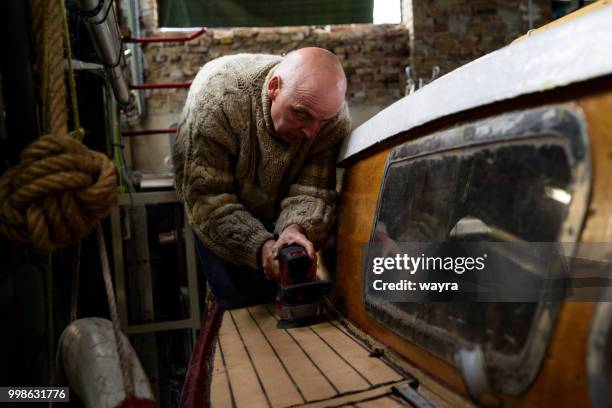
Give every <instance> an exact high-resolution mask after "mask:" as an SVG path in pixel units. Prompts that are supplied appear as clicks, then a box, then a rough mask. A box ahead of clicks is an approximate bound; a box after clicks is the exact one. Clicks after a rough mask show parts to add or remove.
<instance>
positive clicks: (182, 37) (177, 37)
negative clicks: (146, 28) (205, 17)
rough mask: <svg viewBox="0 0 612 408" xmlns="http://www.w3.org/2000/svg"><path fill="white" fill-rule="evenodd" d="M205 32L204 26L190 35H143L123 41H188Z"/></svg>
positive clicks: (146, 42)
mask: <svg viewBox="0 0 612 408" xmlns="http://www.w3.org/2000/svg"><path fill="white" fill-rule="evenodd" d="M205 32H206V29H205V28H204V27H202V28H200V29H199V30H198V31H194V32H193V33H191V34H190V35H175V36H168V37H143V38H131V37H125V38H124V39H123V42H126V43H136V44H151V43H163V42H178V43H181V42H187V41H191V40H193V39H195V38H198V37H199V36H201V35H202V34H204V33H205Z"/></svg>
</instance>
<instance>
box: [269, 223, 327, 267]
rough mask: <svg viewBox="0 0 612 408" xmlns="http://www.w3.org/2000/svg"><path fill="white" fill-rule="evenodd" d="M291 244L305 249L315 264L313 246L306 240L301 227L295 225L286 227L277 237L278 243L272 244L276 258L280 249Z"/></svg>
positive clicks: (315, 257)
mask: <svg viewBox="0 0 612 408" xmlns="http://www.w3.org/2000/svg"><path fill="white" fill-rule="evenodd" d="M292 244H298V245H301V246H303V247H304V248H305V249H306V252H307V253H308V256H309V257H310V259H312V261H313V262H315V263H316V262H317V254H316V252H315V248H314V245H313V244H312V242H310V240H309V239H308V238H306V235H304V230H303V229H302V227H300V226H299V225H297V224H291V225H288V226H287V227H286V228H285V229H284V230H283V232H282V233H281V234H280V236H279V237H278V241H276V244H274V250H275V251H276V257H278V253H279V252H280V250H281V249H283V248H284V247H286V246H289V245H292Z"/></svg>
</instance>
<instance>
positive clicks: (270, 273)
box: [261, 239, 278, 280]
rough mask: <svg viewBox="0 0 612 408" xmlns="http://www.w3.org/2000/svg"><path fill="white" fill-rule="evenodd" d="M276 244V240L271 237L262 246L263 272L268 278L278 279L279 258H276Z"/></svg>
mask: <svg viewBox="0 0 612 408" xmlns="http://www.w3.org/2000/svg"><path fill="white" fill-rule="evenodd" d="M275 244H276V241H274V240H273V239H269V240H267V241H266V242H264V244H263V245H262V246H261V263H262V265H263V272H264V275H265V277H266V279H269V280H277V279H278V259H276V252H275V251H274V246H275Z"/></svg>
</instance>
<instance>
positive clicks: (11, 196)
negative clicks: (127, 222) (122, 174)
mask: <svg viewBox="0 0 612 408" xmlns="http://www.w3.org/2000/svg"><path fill="white" fill-rule="evenodd" d="M116 201H117V180H116V174H115V166H114V164H113V162H112V161H110V160H109V159H108V157H106V156H105V155H104V154H102V153H99V152H96V151H93V150H90V149H88V148H87V147H86V146H85V145H83V144H82V143H81V142H80V141H78V140H76V139H74V138H71V137H68V136H65V135H45V136H42V137H41V138H39V139H38V140H36V141H35V142H34V143H32V144H31V145H29V146H28V147H26V148H25V150H24V151H23V153H22V154H21V162H20V163H19V164H18V165H17V166H15V167H13V168H12V169H10V170H8V171H7V172H6V173H5V174H4V175H3V176H2V177H1V178H0V233H1V234H2V235H5V236H6V237H8V238H10V239H13V240H15V241H18V242H22V243H30V244H31V245H32V246H34V247H35V248H37V249H39V250H42V251H53V250H55V249H58V248H62V247H65V246H68V245H71V244H74V243H76V242H79V241H80V240H81V238H83V237H84V236H86V235H87V234H89V232H90V231H91V229H92V227H93V226H94V224H95V223H96V222H98V221H99V220H100V219H102V218H105V217H106V216H107V215H108V213H109V212H110V209H111V207H113V206H114V205H115V203H116Z"/></svg>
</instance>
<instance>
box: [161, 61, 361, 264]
mask: <svg viewBox="0 0 612 408" xmlns="http://www.w3.org/2000/svg"><path fill="white" fill-rule="evenodd" d="M280 60H281V57H278V56H272V55H262V54H239V55H233V56H227V57H221V58H218V59H216V60H213V61H211V62H209V63H207V64H206V65H204V67H202V69H201V70H200V72H199V73H198V75H197V76H196V78H195V80H194V82H193V84H192V85H191V89H190V90H189V95H188V96H187V102H186V104H185V107H184V109H183V113H182V118H181V122H180V125H179V129H178V133H177V143H176V146H175V149H174V155H173V159H174V168H175V174H176V176H175V177H176V178H175V182H176V190H177V194H178V197H179V199H180V200H181V201H182V202H183V203H184V205H185V208H186V210H187V216H188V219H189V222H190V224H191V225H192V227H193V229H194V231H195V232H196V234H197V235H198V237H199V238H200V239H201V240H202V242H203V243H204V244H205V245H206V246H207V247H208V248H209V249H210V250H212V251H213V252H215V253H216V254H217V255H219V256H221V257H223V258H225V259H227V260H229V261H231V262H233V263H235V264H242V265H248V266H250V267H252V268H256V267H257V266H258V262H259V260H258V256H259V251H260V248H261V246H262V245H263V243H264V242H265V241H266V240H268V239H270V238H272V237H273V235H272V233H271V232H270V231H268V230H266V228H265V227H264V224H263V222H266V223H272V222H275V231H276V232H277V233H279V234H280V233H281V232H282V231H283V229H284V228H285V227H286V226H288V225H290V224H298V225H299V226H301V227H302V228H303V229H304V231H305V233H306V236H307V237H308V239H310V240H311V241H312V242H313V244H314V245H315V247H319V246H321V245H322V244H323V243H325V240H326V239H327V236H328V234H329V230H330V228H331V226H332V223H333V219H334V213H335V163H336V156H337V153H338V148H339V142H340V141H341V140H342V138H343V137H345V136H346V135H348V133H349V131H350V118H349V115H348V108H347V106H346V104H345V105H344V106H343V107H342V109H341V110H340V112H339V113H338V114H337V115H336V117H335V118H334V119H333V120H331V121H330V122H328V123H327V124H326V125H325V127H324V128H323V129H322V130H321V132H320V133H319V134H318V135H317V137H316V138H314V139H313V140H302V142H301V143H299V144H296V145H291V144H289V143H287V142H285V141H283V140H282V139H280V138H279V137H278V135H277V134H276V133H275V131H274V126H273V123H272V118H271V116H270V99H269V97H268V93H267V86H268V81H269V80H270V78H271V77H272V75H273V71H274V68H275V67H276V65H277V64H278V63H279V62H280ZM262 221H263V222H262Z"/></svg>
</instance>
